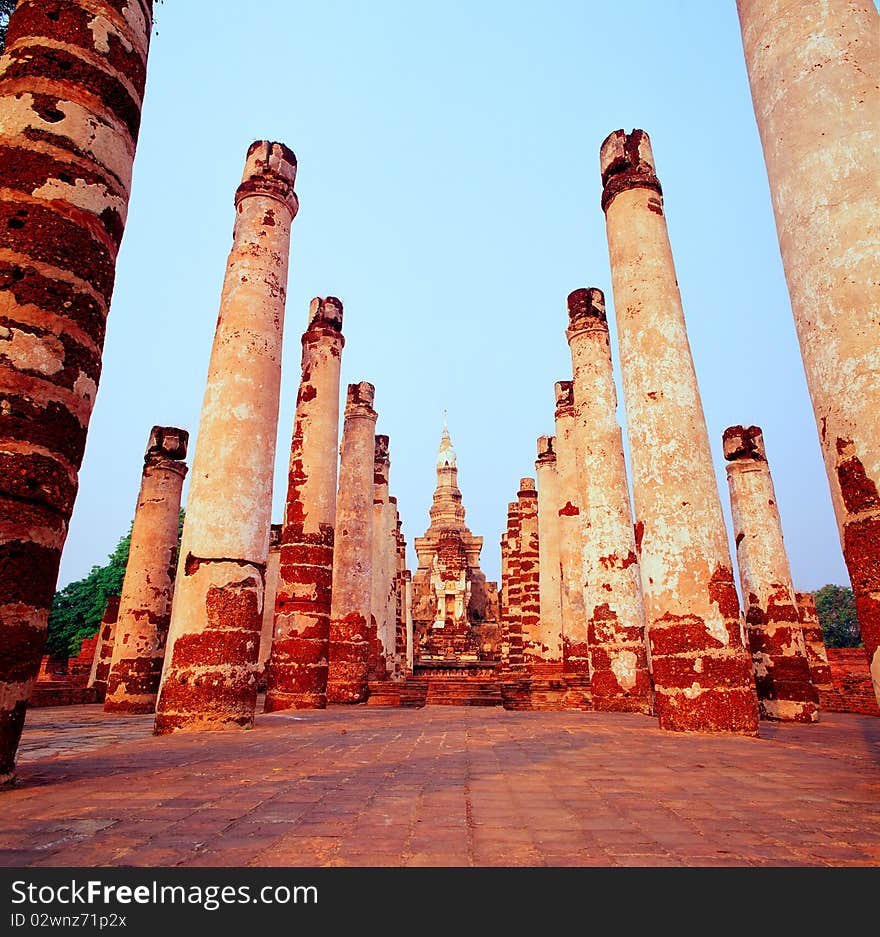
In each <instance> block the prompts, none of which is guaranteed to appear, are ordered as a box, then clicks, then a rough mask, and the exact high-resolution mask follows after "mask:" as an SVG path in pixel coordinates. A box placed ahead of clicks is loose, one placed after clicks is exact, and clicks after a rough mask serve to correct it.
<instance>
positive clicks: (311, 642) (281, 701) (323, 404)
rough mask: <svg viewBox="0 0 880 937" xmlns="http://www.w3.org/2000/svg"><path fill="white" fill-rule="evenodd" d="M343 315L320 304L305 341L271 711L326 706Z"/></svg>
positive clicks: (271, 669)
mask: <svg viewBox="0 0 880 937" xmlns="http://www.w3.org/2000/svg"><path fill="white" fill-rule="evenodd" d="M342 315H343V310H342V303H341V302H340V301H339V300H338V299H336V298H335V297H333V296H328V297H327V298H324V299H322V298H320V297H316V298H315V299H313V300H312V303H311V306H310V307H309V323H308V327H307V329H306V331H305V332H304V334H303V337H302V373H301V378H300V385H299V392H298V394H297V398H296V414H295V416H294V420H293V437H292V440H291V444H290V465H289V469H288V483H287V500H286V504H285V513H284V524H283V526H282V530H281V555H280V564H281V565H280V571H279V580H278V590H277V592H276V595H275V625H274V628H275V631H274V634H275V637H274V641H273V646H272V655H271V657H270V659H269V664H268V668H267V674H266V686H267V693H266V711H267V712H272V711H273V710H276V709H291V708H293V709H304V708H311V707H318V708H321V707H323V706H326V705H327V667H328V660H329V654H330V648H329V642H330V603H331V587H332V580H333V542H334V528H335V523H336V481H337V457H338V448H339V447H338V440H339V374H340V366H341V360H342V349H343V346H344V344H345V339H344V338H343V336H342Z"/></svg>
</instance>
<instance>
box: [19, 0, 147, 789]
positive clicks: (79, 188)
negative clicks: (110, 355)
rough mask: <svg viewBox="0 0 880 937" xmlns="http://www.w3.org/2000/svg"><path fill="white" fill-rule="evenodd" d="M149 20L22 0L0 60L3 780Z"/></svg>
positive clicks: (95, 359)
mask: <svg viewBox="0 0 880 937" xmlns="http://www.w3.org/2000/svg"><path fill="white" fill-rule="evenodd" d="M151 29H152V2H151V0H127V2H126V3H124V4H120V3H110V2H108V0H88V2H86V0H69V2H67V3H64V4H55V5H48V4H45V3H39V2H34V0H19V2H18V4H17V5H16V9H15V10H14V12H13V13H12V16H11V17H10V20H9V26H8V31H7V34H6V45H5V49H4V53H3V56H2V58H0V784H2V783H5V782H6V781H9V780H10V779H11V778H12V771H13V766H14V761H15V752H16V749H17V748H18V740H19V737H20V736H21V728H22V725H23V723H24V716H25V708H26V706H27V701H28V698H29V697H30V693H31V689H32V687H33V683H34V679H35V677H36V675H37V670H38V669H39V666H40V656H41V654H42V652H43V646H44V644H45V640H46V625H47V621H48V617H49V607H50V606H51V604H52V598H53V596H54V593H55V584H56V581H57V578H58V564H59V561H60V559H61V549H62V547H63V546H64V540H65V538H66V536H67V524H68V521H69V519H70V514H71V511H72V510H73V502H74V499H75V497H76V489H77V481H78V478H77V473H78V472H79V467H80V464H81V462H82V457H83V450H84V448H85V443H86V432H87V429H88V425H89V418H90V416H91V413H92V407H93V406H94V402H95V394H96V392H97V389H98V379H99V377H100V373H101V352H102V349H103V346H104V325H105V320H106V318H107V310H108V307H109V305H110V297H111V294H112V292H113V281H114V277H115V272H116V255H117V252H118V250H119V244H120V241H121V240H122V233H123V230H124V228H125V219H126V211H127V208H128V196H129V189H130V186H131V170H132V163H133V160H134V154H135V144H136V142H137V137H138V129H139V126H140V116H141V102H142V98H143V93H144V82H145V79H146V66H147V50H148V48H149V42H150V32H151Z"/></svg>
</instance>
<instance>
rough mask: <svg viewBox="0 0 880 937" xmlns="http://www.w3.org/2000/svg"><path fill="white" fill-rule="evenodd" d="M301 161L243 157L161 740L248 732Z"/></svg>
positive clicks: (184, 545) (180, 574)
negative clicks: (173, 735)
mask: <svg viewBox="0 0 880 937" xmlns="http://www.w3.org/2000/svg"><path fill="white" fill-rule="evenodd" d="M295 178H296V157H295V156H294V155H293V153H292V152H291V151H290V150H289V149H288V148H287V147H286V146H284V145H282V144H280V143H268V142H266V141H258V142H256V143H254V144H252V145H251V147H250V149H249V150H248V154H247V160H246V163H245V170H244V177H243V180H242V183H241V185H240V186H239V187H238V190H237V192H236V195H235V207H236V220H235V229H234V233H233V243H232V250H231V252H230V254H229V260H228V263H227V265H226V278H225V280H224V283H223V292H222V294H221V297H220V315H219V318H218V321H217V331H216V333H215V335H214V347H213V349H212V351H211V361H210V364H209V366H208V381H207V387H206V389H205V397H204V402H203V404H202V415H201V422H200V424H199V432H198V437H197V439H196V450H195V455H194V458H193V466H192V477H191V481H190V488H189V496H188V498H187V506H186V520H185V522H184V527H183V539H182V541H181V547H180V553H181V555H180V563H179V566H178V570H177V581H176V583H175V588H174V607H173V609H172V613H171V627H170V630H169V634H168V649H167V651H166V655H165V667H164V670H163V672H162V685H161V689H160V691H159V700H158V703H157V707H156V725H155V731H156V733H157V734H162V733H167V732H175V731H179V730H200V729H223V728H227V727H231V726H243V727H248V726H251V725H253V721H254V709H255V707H256V701H257V679H256V669H257V660H258V656H259V649H260V648H259V645H260V631H261V627H262V615H263V590H264V583H265V574H266V561H267V559H268V555H269V527H270V523H271V510H272V470H273V466H274V462H275V439H276V436H277V432H278V401H279V390H280V382H281V337H282V329H283V323H284V300H285V294H286V289H287V265H288V254H289V250H290V226H291V223H292V222H293V219H294V217H295V215H296V211H297V206H298V203H297V198H296V195H295V194H294V191H293V185H294V181H295Z"/></svg>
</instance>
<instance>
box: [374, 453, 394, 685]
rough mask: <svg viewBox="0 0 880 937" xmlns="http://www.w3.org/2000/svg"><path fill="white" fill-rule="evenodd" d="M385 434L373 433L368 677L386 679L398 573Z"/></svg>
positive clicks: (390, 667)
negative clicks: (374, 439) (374, 437)
mask: <svg viewBox="0 0 880 937" xmlns="http://www.w3.org/2000/svg"><path fill="white" fill-rule="evenodd" d="M390 470H391V458H390V456H389V454H388V437H387V436H383V435H380V436H376V450H375V456H374V462H373V547H372V554H373V556H372V561H371V565H372V571H373V572H372V594H371V598H370V619H371V622H370V641H371V644H372V651H371V654H370V679H374V680H387V679H389V678H390V676H391V671H392V670H393V667H394V622H395V602H394V579H395V576H396V575H397V502H396V500H393V499H392V498H391V497H390V495H389V493H388V475H389V472H390Z"/></svg>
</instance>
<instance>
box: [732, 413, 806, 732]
mask: <svg viewBox="0 0 880 937" xmlns="http://www.w3.org/2000/svg"><path fill="white" fill-rule="evenodd" d="M724 458H725V459H727V481H728V484H729V485H730V510H731V514H732V516H733V533H734V537H735V540H736V559H737V564H738V566H739V582H740V587H741V589H742V595H743V604H744V605H745V606H746V627H747V629H748V630H747V633H748V637H749V645H750V647H751V650H752V661H753V664H754V668H755V687H756V688H757V691H758V708H759V711H760V714H761V716H762V717H763V718H764V719H783V720H786V721H790V722H816V721H818V719H819V708H818V707H819V694H818V693H817V692H816V688H815V687H814V686H813V682H812V679H811V677H810V665H809V662H808V660H807V648H806V645H805V643H804V635H803V628H802V626H801V624H800V620H799V616H798V607H797V599H796V597H795V591H794V585H793V584H792V581H791V570H790V569H789V566H788V557H787V555H786V552H785V544H784V543H783V540H782V524H781V522H780V519H779V508H778V507H777V504H776V492H775V491H774V490H773V479H772V478H771V477H770V467H769V466H768V465H767V454H766V452H765V451H764V439H763V436H762V435H761V430H760V428H759V427H757V426H749V427H745V426H729V427H728V428H727V429H726V430H725V431H724Z"/></svg>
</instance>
